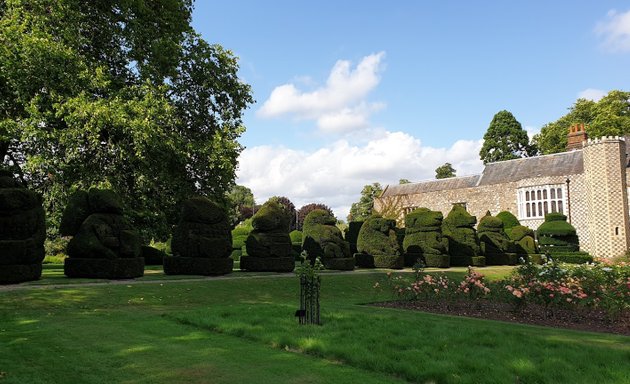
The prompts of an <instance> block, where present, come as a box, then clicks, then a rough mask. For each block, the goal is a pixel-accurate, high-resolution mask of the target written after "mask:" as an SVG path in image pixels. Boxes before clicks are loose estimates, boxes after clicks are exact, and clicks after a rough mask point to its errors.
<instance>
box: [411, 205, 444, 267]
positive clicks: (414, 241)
mask: <svg viewBox="0 0 630 384" xmlns="http://www.w3.org/2000/svg"><path fill="white" fill-rule="evenodd" d="M442 221H443V216H442V212H438V211H431V210H430V209H428V208H418V209H416V210H414V211H413V212H410V213H409V214H407V216H406V217H405V239H404V241H403V249H404V251H405V264H407V265H413V264H415V261H416V260H417V259H419V258H420V259H422V260H423V261H424V264H425V265H426V266H427V267H440V268H446V267H448V266H450V259H449V255H448V238H446V237H444V236H443V235H442Z"/></svg>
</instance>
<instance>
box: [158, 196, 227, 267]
mask: <svg viewBox="0 0 630 384" xmlns="http://www.w3.org/2000/svg"><path fill="white" fill-rule="evenodd" d="M171 250H172V252H173V256H166V257H164V273H165V274H167V275H206V276H209V275H225V274H227V273H231V272H232V269H233V267H234V260H233V259H232V258H230V255H231V254H232V232H231V231H230V223H229V218H228V216H227V214H226V212H225V211H224V210H223V208H221V207H220V206H218V205H217V204H215V203H214V202H212V201H210V200H208V199H207V198H205V197H201V196H199V197H192V198H190V199H188V200H186V201H185V202H184V203H183V204H182V213H181V217H180V220H179V223H178V224H177V226H176V227H175V229H174V230H173V238H172V240H171Z"/></svg>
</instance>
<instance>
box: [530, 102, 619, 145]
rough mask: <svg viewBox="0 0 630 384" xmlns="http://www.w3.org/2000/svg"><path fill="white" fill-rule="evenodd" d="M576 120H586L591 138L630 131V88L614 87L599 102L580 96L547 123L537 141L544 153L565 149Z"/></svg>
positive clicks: (617, 134) (587, 130)
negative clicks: (557, 117) (624, 90)
mask: <svg viewBox="0 0 630 384" xmlns="http://www.w3.org/2000/svg"><path fill="white" fill-rule="evenodd" d="M576 123H584V124H585V125H586V133H587V134H588V136H589V137H591V138H598V137H602V136H623V135H626V134H630V92H623V91H619V90H614V91H610V92H609V93H608V94H607V95H606V96H604V97H603V98H602V99H601V100H599V101H597V102H596V101H593V100H587V99H578V100H577V101H576V102H575V103H574V104H573V105H572V106H571V107H570V108H569V112H568V113H567V114H566V115H564V116H562V117H560V118H559V119H558V120H556V121H554V122H551V123H547V124H545V125H544V126H543V127H542V128H541V130H540V133H539V134H537V135H536V136H534V140H533V141H534V142H535V143H536V145H537V146H538V148H539V149H540V151H541V152H542V153H543V154H550V153H558V152H564V151H565V150H566V147H567V134H568V132H569V128H570V127H571V126H572V125H573V124H576Z"/></svg>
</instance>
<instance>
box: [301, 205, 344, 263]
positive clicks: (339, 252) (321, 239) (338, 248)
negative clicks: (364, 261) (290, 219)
mask: <svg viewBox="0 0 630 384" xmlns="http://www.w3.org/2000/svg"><path fill="white" fill-rule="evenodd" d="M336 223H337V219H335V217H334V216H332V215H331V214H330V213H329V212H327V211H325V210H323V209H315V210H313V211H311V212H310V213H309V214H308V215H306V218H305V219H304V225H303V238H302V249H304V250H305V251H306V252H307V253H308V257H309V258H310V260H311V262H313V261H314V260H315V258H317V257H320V258H321V260H322V264H323V265H324V267H325V268H326V269H337V270H353V269H354V258H353V257H352V254H351V253H350V245H349V244H348V243H347V242H346V241H345V240H344V239H343V236H342V234H341V230H340V229H339V228H337V226H336V225H335V224H336Z"/></svg>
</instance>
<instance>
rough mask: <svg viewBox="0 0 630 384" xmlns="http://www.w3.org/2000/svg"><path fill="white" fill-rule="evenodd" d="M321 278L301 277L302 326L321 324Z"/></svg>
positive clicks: (300, 314) (299, 313) (300, 310)
mask: <svg viewBox="0 0 630 384" xmlns="http://www.w3.org/2000/svg"><path fill="white" fill-rule="evenodd" d="M320 284H321V281H320V277H319V276H300V309H299V310H298V311H297V312H296V316H297V317H298V318H299V320H300V324H317V325H319V324H321V323H320V321H319V288H320Z"/></svg>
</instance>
